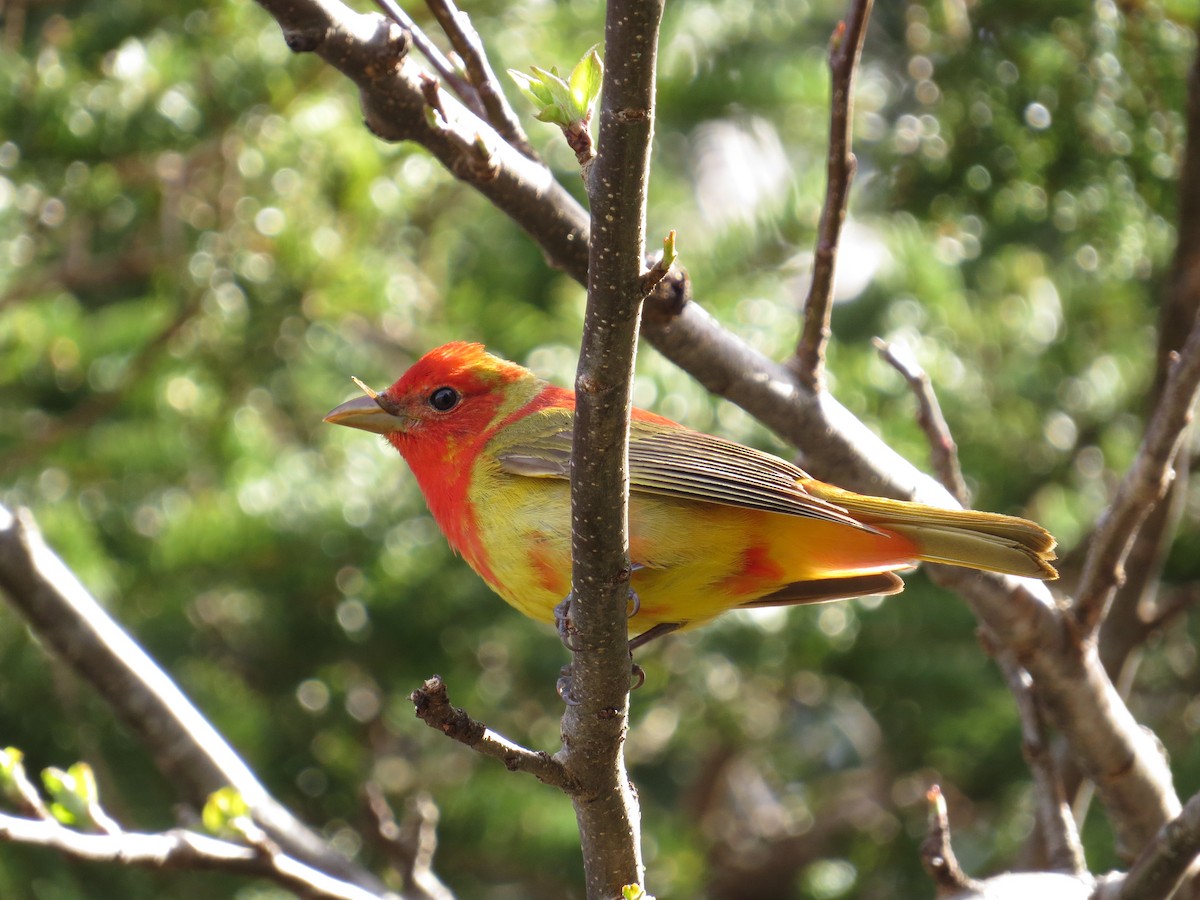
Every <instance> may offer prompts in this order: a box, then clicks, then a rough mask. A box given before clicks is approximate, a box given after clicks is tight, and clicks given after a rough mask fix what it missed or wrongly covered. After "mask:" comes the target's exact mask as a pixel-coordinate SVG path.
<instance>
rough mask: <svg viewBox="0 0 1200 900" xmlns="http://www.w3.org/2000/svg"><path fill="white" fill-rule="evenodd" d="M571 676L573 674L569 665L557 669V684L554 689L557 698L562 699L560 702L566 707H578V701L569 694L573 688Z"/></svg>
mask: <svg viewBox="0 0 1200 900" xmlns="http://www.w3.org/2000/svg"><path fill="white" fill-rule="evenodd" d="M572 674H573V673H572V670H571V666H570V664H569V663H568V664H567V665H565V666H563V667H562V668H561V669H559V671H558V682H557V683H556V684H555V685H554V689H555V691H557V692H558V696H559V697H561V698H562V702H563V703H565V704H567V706H578V705H579V701H578V700H576V699H575V695H574V694H572V693H571V688H572V686H573V685H572V683H571V676H572Z"/></svg>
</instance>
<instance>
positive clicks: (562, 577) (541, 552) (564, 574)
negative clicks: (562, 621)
mask: <svg viewBox="0 0 1200 900" xmlns="http://www.w3.org/2000/svg"><path fill="white" fill-rule="evenodd" d="M526 540H527V541H528V542H529V551H528V552H527V553H526V559H528V560H529V567H530V568H531V569H532V570H533V577H534V579H535V580H536V581H537V584H538V587H540V588H541V589H542V590H544V591H548V592H550V593H552V594H554V595H555V596H556V597H557V596H563V597H565V596H566V595H567V593H568V592H569V591H570V590H571V584H570V582H569V580H568V577H569V576H568V568H564V566H563V559H562V554H561V553H555V552H554V548H553V547H552V546H551V545H550V544H548V543H547V542H546V540H545V537H544V536H543V535H540V534H531V535H526Z"/></svg>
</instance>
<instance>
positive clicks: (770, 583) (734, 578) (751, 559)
mask: <svg viewBox="0 0 1200 900" xmlns="http://www.w3.org/2000/svg"><path fill="white" fill-rule="evenodd" d="M783 580H784V578H783V567H782V566H780V565H779V564H778V563H777V562H775V560H773V559H771V554H770V551H769V550H768V549H767V548H766V547H764V546H763V545H761V544H756V545H754V546H751V547H748V548H746V549H745V550H743V551H742V558H741V560H740V565H739V566H738V569H737V571H736V572H734V573H733V574H731V575H727V576H725V577H724V578H722V579H721V587H722V588H724V589H725V590H727V591H729V593H731V594H733V595H734V596H735V597H746V596H750V595H754V596H760V595H762V594H763V593H764V592H766V591H768V590H770V589H773V588H775V587H776V586H778V585H779V584H781V583H782V582H783Z"/></svg>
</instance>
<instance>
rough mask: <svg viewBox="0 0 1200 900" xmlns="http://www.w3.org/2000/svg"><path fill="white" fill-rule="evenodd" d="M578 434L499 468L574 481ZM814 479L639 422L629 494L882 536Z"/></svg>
mask: <svg viewBox="0 0 1200 900" xmlns="http://www.w3.org/2000/svg"><path fill="white" fill-rule="evenodd" d="M571 439H572V432H571V427H570V426H567V427H565V428H558V429H556V430H554V431H550V432H547V433H545V434H541V435H532V436H530V435H527V436H524V437H522V438H521V439H520V440H519V441H518V442H517V443H514V444H508V445H506V446H505V447H504V448H503V449H501V450H500V452H499V453H498V454H497V458H498V460H499V462H500V467H501V468H502V469H503V470H504V471H506V472H510V473H512V474H514V475H525V476H528V477H532V478H569V477H570V464H571ZM807 478H808V476H807V475H806V474H805V473H804V472H803V471H802V470H801V469H799V468H797V467H796V466H794V465H792V464H791V463H789V462H786V461H785V460H782V459H780V458H779V457H777V456H772V455H771V454H769V453H763V452H762V451H760V450H754V449H752V448H750V447H745V446H743V445H741V444H737V443H734V442H733V441H728V440H725V439H723V438H719V437H714V436H713V435H710V434H704V433H703V432H700V431H691V430H689V429H685V428H680V429H678V430H669V431H668V430H660V429H659V428H658V427H655V426H647V425H645V424H644V423H639V422H637V421H636V420H635V421H634V423H633V426H632V430H631V433H630V444H629V488H630V490H631V491H639V492H643V493H647V494H657V495H659V496H663V497H677V498H679V499H681V500H698V501H702V502H705V503H719V504H722V505H724V506H734V507H740V508H743V509H758V510H763V511H765V512H773V513H781V514H783V515H789V516H803V517H805V518H810V519H823V520H825V521H827V522H836V523H838V524H841V525H848V526H851V527H853V528H858V529H860V530H863V531H872V532H873V531H875V530H876V529H874V528H872V527H871V526H869V525H865V524H863V523H862V522H860V521H858V520H857V519H855V518H853V517H852V516H851V515H850V514H849V513H847V512H846V510H845V509H844V508H843V507H841V506H839V505H837V504H835V503H831V502H829V501H828V500H823V499H821V498H820V497H815V496H813V495H812V494H810V493H809V492H808V491H807V490H805V488H804V486H803V483H802V481H803V480H805V479H807Z"/></svg>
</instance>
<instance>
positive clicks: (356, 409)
mask: <svg viewBox="0 0 1200 900" xmlns="http://www.w3.org/2000/svg"><path fill="white" fill-rule="evenodd" d="M325 421H326V422H329V423H331V424H333V425H345V426H346V427H347V428H360V429H362V430H363V431H372V432H374V433H375V434H391V433H392V432H393V431H403V430H404V428H405V424H406V420H405V419H404V418H403V417H401V416H394V415H392V414H391V413H390V412H387V411H386V410H385V409H383V408H382V407H381V406H380V405H379V404H378V403H377V402H376V401H375V399H374V398H373V397H355V398H354V399H353V400H347V401H346V402H345V403H343V404H342V405H341V406H339V407H336V408H335V409H331V410H330V411H329V414H328V415H327V416H325Z"/></svg>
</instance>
